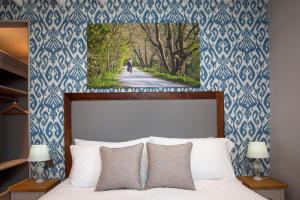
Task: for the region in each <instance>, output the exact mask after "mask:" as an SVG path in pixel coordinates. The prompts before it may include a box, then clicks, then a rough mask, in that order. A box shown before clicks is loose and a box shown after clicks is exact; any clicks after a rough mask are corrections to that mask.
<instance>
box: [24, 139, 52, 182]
mask: <svg viewBox="0 0 300 200" xmlns="http://www.w3.org/2000/svg"><path fill="white" fill-rule="evenodd" d="M47 160H50V157H49V148H48V146H47V145H31V147H30V151H29V156H28V161H29V162H37V164H36V167H35V172H36V174H37V179H36V182H37V183H42V182H44V178H43V173H44V166H45V163H44V161H47Z"/></svg>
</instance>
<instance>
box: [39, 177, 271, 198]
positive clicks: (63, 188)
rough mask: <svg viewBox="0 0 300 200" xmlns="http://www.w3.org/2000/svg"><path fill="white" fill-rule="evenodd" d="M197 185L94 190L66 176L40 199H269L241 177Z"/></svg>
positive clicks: (201, 182) (204, 181) (196, 182)
mask: <svg viewBox="0 0 300 200" xmlns="http://www.w3.org/2000/svg"><path fill="white" fill-rule="evenodd" d="M195 187H196V191H189V190H182V189H172V188H154V189H150V190H142V191H137V190H111V191H104V192H94V189H95V188H79V187H75V186H73V185H72V184H71V183H70V179H66V180H65V181H63V182H62V183H60V184H59V185H58V186H56V187H55V188H54V189H52V190H51V191H49V192H48V193H47V194H45V195H44V196H42V197H41V198H40V200H67V199H72V200H118V199H121V200H187V199H188V200H199V199H201V200H220V199H222V200H266V199H265V198H263V197H261V196H259V195H258V194H256V193H255V192H253V191H251V190H250V189H248V188H246V187H245V186H243V184H242V183H241V182H240V181H238V180H231V181H228V180H197V181H195Z"/></svg>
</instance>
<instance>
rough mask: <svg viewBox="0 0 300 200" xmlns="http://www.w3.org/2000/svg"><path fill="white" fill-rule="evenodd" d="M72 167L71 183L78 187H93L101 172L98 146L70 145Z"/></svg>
mask: <svg viewBox="0 0 300 200" xmlns="http://www.w3.org/2000/svg"><path fill="white" fill-rule="evenodd" d="M70 150H71V155H72V169H71V173H70V177H71V183H72V185H75V186H78V187H94V186H96V184H97V182H98V178H99V176H100V172H101V167H100V166H101V158H100V152H99V147H98V146H96V145H71V146H70Z"/></svg>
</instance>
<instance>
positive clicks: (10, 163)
mask: <svg viewBox="0 0 300 200" xmlns="http://www.w3.org/2000/svg"><path fill="white" fill-rule="evenodd" d="M25 163H27V159H25V158H21V159H16V160H9V161H6V162H2V163H0V171H3V170H6V169H9V168H13V167H16V166H18V165H22V164H25Z"/></svg>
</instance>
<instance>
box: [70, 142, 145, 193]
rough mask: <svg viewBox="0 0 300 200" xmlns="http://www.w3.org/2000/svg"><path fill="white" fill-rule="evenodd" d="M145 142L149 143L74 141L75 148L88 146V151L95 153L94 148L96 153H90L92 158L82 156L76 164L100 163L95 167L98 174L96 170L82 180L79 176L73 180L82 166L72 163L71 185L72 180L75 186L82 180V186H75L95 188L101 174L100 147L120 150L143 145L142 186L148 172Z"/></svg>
mask: <svg viewBox="0 0 300 200" xmlns="http://www.w3.org/2000/svg"><path fill="white" fill-rule="evenodd" d="M147 142H150V139H149V138H140V139H136V140H130V141H126V142H103V141H90V140H82V139H75V146H90V147H91V148H90V151H93V150H94V151H95V147H96V151H97V154H95V153H90V154H91V155H92V156H93V158H91V156H86V157H84V156H83V157H81V159H80V161H78V162H82V163H89V162H90V161H89V160H88V159H95V160H97V159H99V160H100V161H99V164H98V165H97V168H98V169H99V172H98V170H96V171H94V174H93V176H90V177H84V178H82V177H81V176H80V178H78V177H79V176H75V178H73V176H74V175H73V174H75V173H76V174H77V173H81V170H77V169H79V168H80V167H81V166H80V165H82V164H77V163H76V162H73V165H72V169H71V173H70V178H71V183H72V179H75V180H76V181H75V180H74V182H75V184H76V183H78V182H81V181H80V180H81V179H82V183H83V184H77V186H80V187H91V186H90V185H93V187H95V186H96V184H97V181H98V178H99V176H100V172H101V157H100V153H99V149H100V147H101V146H106V147H110V148H121V147H127V146H132V145H136V144H140V143H143V144H144V149H143V154H142V159H141V169H140V178H141V184H142V185H143V186H144V185H145V183H146V180H147V172H148V155H147V150H146V143H147ZM86 148H87V147H86ZM71 151H72V149H71ZM85 152H86V151H85ZM73 156H76V155H73V154H72V159H73ZM75 159H76V158H75ZM97 162H98V161H97ZM74 164H77V166H75V165H74ZM91 170H95V168H93V169H92V168H91ZM98 173H99V174H98ZM95 177H96V181H95ZM86 180H90V184H85V182H87V181H86ZM72 184H73V183H72ZM75 184H74V185H75ZM82 185H83V186H82ZM84 185H86V186H84Z"/></svg>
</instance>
